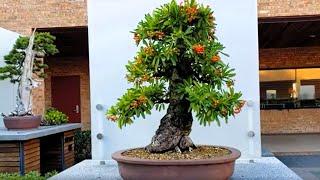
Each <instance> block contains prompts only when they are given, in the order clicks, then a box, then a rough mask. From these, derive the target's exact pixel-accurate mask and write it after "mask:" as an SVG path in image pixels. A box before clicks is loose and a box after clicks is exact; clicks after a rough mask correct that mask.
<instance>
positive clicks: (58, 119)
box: [41, 107, 69, 126]
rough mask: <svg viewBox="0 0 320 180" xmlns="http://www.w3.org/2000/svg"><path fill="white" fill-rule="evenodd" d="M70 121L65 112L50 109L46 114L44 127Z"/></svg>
mask: <svg viewBox="0 0 320 180" xmlns="http://www.w3.org/2000/svg"><path fill="white" fill-rule="evenodd" d="M68 121H69V117H68V116H67V115H66V114H64V113H63V112H61V111H59V110H57V109H55V108H53V107H50V108H48V109H47V110H46V112H45V113H44V118H43V122H42V124H41V125H43V126H52V125H61V124H65V123H67V122H68Z"/></svg>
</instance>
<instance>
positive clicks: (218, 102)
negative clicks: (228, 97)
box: [212, 99, 220, 108]
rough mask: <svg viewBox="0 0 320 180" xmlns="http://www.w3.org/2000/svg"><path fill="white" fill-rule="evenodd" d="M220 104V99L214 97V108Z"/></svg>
mask: <svg viewBox="0 0 320 180" xmlns="http://www.w3.org/2000/svg"><path fill="white" fill-rule="evenodd" d="M219 104H220V101H219V100H216V99H214V100H213V101H212V107H214V108H216V107H218V105H219Z"/></svg>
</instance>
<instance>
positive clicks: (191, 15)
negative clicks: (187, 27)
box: [186, 6, 198, 22]
mask: <svg viewBox="0 0 320 180" xmlns="http://www.w3.org/2000/svg"><path fill="white" fill-rule="evenodd" d="M186 14H187V16H188V22H192V21H193V20H194V19H196V17H197V14H198V9H197V7H195V6H193V7H187V8H186Z"/></svg>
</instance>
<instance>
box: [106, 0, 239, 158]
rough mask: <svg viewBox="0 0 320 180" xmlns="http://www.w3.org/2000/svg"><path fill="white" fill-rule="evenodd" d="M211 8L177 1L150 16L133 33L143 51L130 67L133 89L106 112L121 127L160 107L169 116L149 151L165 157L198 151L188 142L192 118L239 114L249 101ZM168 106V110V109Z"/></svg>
mask: <svg viewBox="0 0 320 180" xmlns="http://www.w3.org/2000/svg"><path fill="white" fill-rule="evenodd" d="M214 21H215V18H214V15H213V11H212V10H211V8H210V7H209V6H203V5H201V4H198V3H197V2H196V1H195V0H185V1H184V3H181V4H177V3H176V1H175V0H172V1H171V3H168V4H165V5H163V6H161V7H160V8H158V9H156V10H155V11H154V12H153V13H152V14H147V15H145V18H144V20H142V21H141V22H139V24H138V26H137V28H136V29H135V30H134V31H133V34H134V40H135V43H136V44H137V46H138V49H139V50H138V52H137V54H136V56H135V57H134V59H133V60H132V61H130V62H129V63H128V65H127V66H126V68H127V71H128V74H127V75H126V78H127V80H128V81H129V82H130V83H133V87H132V88H129V89H128V90H127V92H126V93H125V94H124V95H123V96H122V97H121V98H119V99H118V102H117V103H116V104H115V105H114V106H112V107H110V109H109V110H108V111H107V118H108V119H109V120H111V121H115V122H117V123H118V125H119V127H120V128H122V127H123V126H126V125H128V124H131V123H133V120H134V119H136V118H139V117H143V118H145V115H146V114H150V113H151V110H152V109H153V108H154V107H155V109H156V110H158V111H161V110H164V109H166V108H167V113H166V114H165V115H164V117H163V118H162V119H161V120H160V126H159V128H158V130H157V131H156V133H155V135H154V136H153V138H152V140H151V143H150V144H149V145H148V146H146V150H148V151H149V152H151V153H161V152H166V151H170V150H176V151H178V152H181V151H186V150H189V151H191V150H192V149H193V148H196V146H195V145H194V143H193V142H192V140H191V139H190V137H189V134H190V132H191V126H192V122H193V113H194V115H195V117H196V118H197V119H198V120H199V122H200V124H201V125H204V126H206V125H210V124H211V123H213V122H215V123H217V124H218V125H219V126H220V119H224V120H225V121H226V122H228V117H229V116H234V115H235V114H237V113H239V112H240V110H241V107H242V106H243V104H244V101H242V100H240V98H241V93H240V92H235V90H234V88H233V85H234V79H233V78H234V76H235V73H234V69H232V68H230V66H229V65H228V64H226V63H225V62H224V58H225V57H227V55H226V54H224V53H223V50H224V46H223V45H222V44H221V43H220V42H219V41H218V40H217V38H216V37H215V28H216V24H215V22H214ZM166 105H167V106H166Z"/></svg>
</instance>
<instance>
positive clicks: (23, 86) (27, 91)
mask: <svg viewBox="0 0 320 180" xmlns="http://www.w3.org/2000/svg"><path fill="white" fill-rule="evenodd" d="M35 31H36V30H34V31H33V32H32V35H31V36H30V38H29V44H28V47H27V49H25V59H24V62H23V68H22V74H21V78H20V82H19V86H18V96H17V108H16V114H15V115H18V116H24V115H28V114H31V106H32V99H31V91H32V89H33V88H34V85H35V83H34V82H35V81H34V80H33V79H32V75H33V62H34V58H35V51H34V50H33V45H34V38H35Z"/></svg>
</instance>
